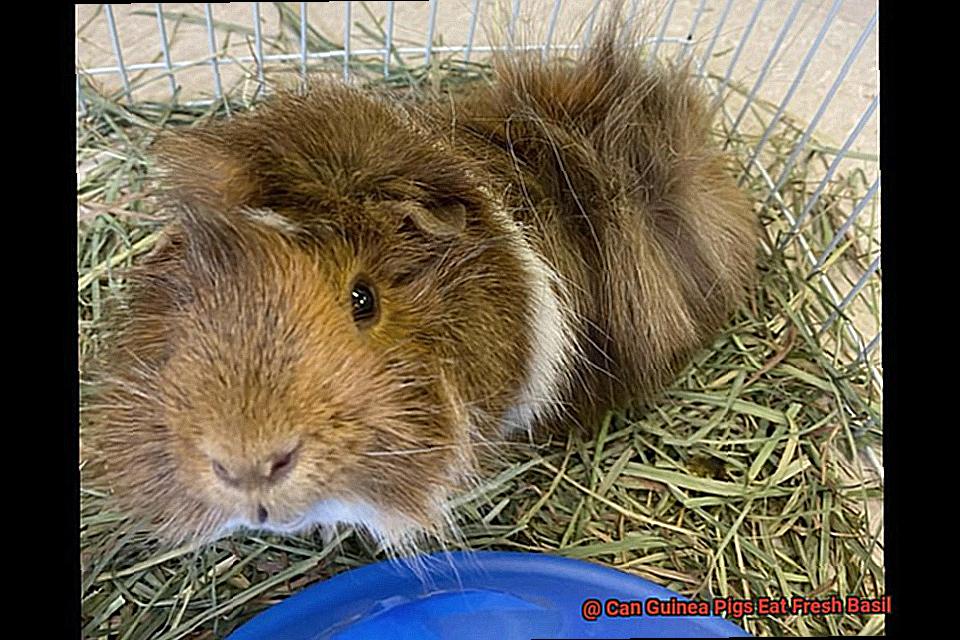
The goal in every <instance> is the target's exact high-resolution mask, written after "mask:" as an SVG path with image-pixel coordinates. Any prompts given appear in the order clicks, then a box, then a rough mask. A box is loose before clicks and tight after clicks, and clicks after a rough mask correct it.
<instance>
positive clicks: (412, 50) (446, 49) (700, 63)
mask: <svg viewBox="0 0 960 640" xmlns="http://www.w3.org/2000/svg"><path fill="white" fill-rule="evenodd" d="M767 1H768V0H757V1H756V3H755V4H754V5H753V9H752V12H751V15H750V18H749V20H748V22H747V24H746V27H745V28H744V29H743V32H742V35H741V37H740V39H739V41H738V43H737V46H736V49H735V51H734V52H733V55H732V57H731V59H730V62H729V64H728V65H727V68H726V69H725V71H724V73H723V76H722V79H715V81H714V82H708V83H707V86H708V87H709V89H710V91H711V92H712V93H713V95H714V96H715V100H717V102H718V103H719V104H720V106H721V113H722V114H723V118H724V120H725V123H726V124H727V126H728V128H729V131H730V132H731V134H735V133H737V132H738V130H739V128H740V127H741V126H742V124H743V122H744V118H745V117H746V116H747V114H748V112H749V111H750V109H751V108H752V106H753V105H754V103H755V101H756V100H757V98H758V96H760V94H761V90H762V88H763V86H764V82H765V80H766V79H767V78H768V74H769V73H770V71H771V69H772V68H773V66H774V64H775V63H776V62H778V54H779V53H780V52H781V48H782V46H783V44H784V42H785V41H786V39H787V37H788V35H789V34H790V33H791V30H792V29H793V28H794V26H795V23H796V21H797V17H798V15H799V12H800V8H801V6H802V5H803V2H804V0H795V1H794V3H793V5H792V6H791V9H790V11H789V13H788V14H787V16H786V17H785V19H784V21H783V23H782V26H781V28H780V30H779V32H778V34H777V36H776V40H775V41H774V43H773V45H772V46H771V47H770V49H769V51H768V53H767V55H766V57H765V59H764V62H763V64H762V67H761V68H760V71H759V73H758V74H757V75H756V77H755V79H754V80H753V83H752V85H751V86H750V89H749V91H748V93H747V95H746V97H745V98H744V99H743V102H742V104H741V105H740V107H739V110H737V111H736V113H731V109H730V108H729V107H730V106H732V105H728V102H729V100H728V98H729V96H730V92H729V91H728V89H729V86H730V83H731V80H732V78H733V77H734V72H735V70H736V69H737V65H738V62H739V61H740V59H741V54H742V53H743V51H744V49H745V47H746V46H748V43H749V41H750V36H751V33H752V31H753V30H754V27H755V25H756V24H757V19H758V17H759V16H760V15H761V12H762V11H763V10H764V8H765V5H766V4H767ZM841 3H842V0H833V2H832V5H831V7H830V9H829V11H828V13H827V16H826V18H825V19H824V21H823V23H822V25H821V26H820V29H819V30H818V32H817V35H816V37H815V38H814V40H813V41H812V43H811V44H810V46H809V47H808V48H807V50H806V52H805V54H804V56H803V58H802V59H801V61H800V62H799V64H798V65H797V67H796V71H795V75H794V77H793V80H792V81H791V83H790V85H789V88H788V90H787V92H786V93H785V94H784V95H783V96H782V98H781V99H780V100H779V102H778V103H777V109H776V113H775V114H774V116H773V118H772V120H771V121H770V123H769V124H768V126H767V127H766V129H765V130H764V131H763V133H762V135H761V136H760V140H759V142H758V143H757V144H756V145H755V146H754V148H753V149H752V150H750V155H749V160H748V162H747V172H748V173H751V174H753V173H754V172H755V174H756V175H758V176H759V177H760V178H761V179H762V180H763V182H764V183H765V184H766V186H767V191H766V195H765V197H764V202H763V204H764V205H765V206H766V207H768V208H773V209H774V210H776V211H777V212H779V214H780V215H782V217H783V220H784V221H785V222H786V224H787V230H786V232H785V233H783V234H782V235H781V236H780V240H779V245H778V247H777V248H778V249H784V248H786V247H787V246H788V245H789V244H790V243H795V244H796V246H797V248H798V249H799V253H800V255H801V256H802V257H803V259H804V260H805V261H806V263H807V266H808V267H809V270H810V271H809V273H810V277H812V278H815V279H817V280H818V281H819V284H820V285H821V286H822V287H823V290H824V291H826V293H827V295H828V296H829V299H830V301H831V303H832V305H833V311H832V312H831V313H830V315H829V316H828V317H827V319H826V320H825V321H824V322H823V324H822V326H821V327H820V328H819V335H822V334H824V333H825V332H827V331H828V330H829V329H830V328H831V326H832V325H833V324H834V323H835V322H836V320H837V319H838V318H839V317H840V316H841V314H843V313H844V312H845V311H846V310H847V309H848V308H849V307H850V306H851V304H852V303H853V302H854V301H855V300H856V299H857V296H859V295H861V293H862V292H863V289H864V287H866V286H867V285H868V283H870V282H872V281H873V280H875V279H878V278H879V274H878V271H879V269H880V252H879V247H878V248H877V250H876V252H875V254H876V255H875V257H874V258H873V260H872V262H871V263H870V265H869V266H868V267H867V268H866V269H865V270H864V272H863V273H862V274H860V276H859V279H858V280H857V281H856V282H854V283H853V284H852V286H850V287H849V289H847V290H846V291H844V290H843V287H842V285H838V283H837V282H836V278H831V277H830V276H829V275H828V270H826V269H824V266H825V265H826V264H827V262H828V260H829V259H830V257H831V256H832V255H833V253H834V251H835V250H836V249H837V247H838V246H839V245H840V244H841V243H842V242H843V239H844V237H845V236H846V234H847V233H848V231H849V230H850V229H851V227H852V225H854V224H855V223H856V221H857V220H858V218H859V217H860V216H861V215H862V214H863V213H864V211H867V210H868V209H870V207H871V205H876V204H879V200H878V194H879V190H880V180H879V177H877V178H876V179H875V180H874V181H873V183H872V184H871V186H870V187H869V189H868V190H867V192H866V193H865V195H863V197H862V198H861V199H860V201H859V202H857V203H856V204H855V205H854V206H853V208H852V209H851V212H850V214H849V215H848V216H847V218H846V219H845V220H844V222H843V223H842V224H841V225H840V226H839V227H837V228H836V230H835V232H834V234H833V238H832V239H831V240H830V241H829V242H828V243H827V248H826V249H825V250H823V251H821V252H820V253H819V254H817V253H815V252H814V250H813V249H812V247H811V246H810V243H809V242H808V240H807V238H806V237H805V236H804V233H803V225H804V223H805V222H807V221H808V219H809V217H810V215H811V213H812V212H813V211H814V208H815V207H816V205H817V204H818V202H819V201H820V199H821V197H822V196H823V194H824V191H825V189H826V188H827V186H828V185H829V184H830V181H831V180H832V179H833V178H834V177H835V175H836V172H837V170H838V168H839V167H840V165H841V164H842V163H843V162H844V160H846V159H847V158H848V154H849V152H850V150H851V148H852V147H853V145H854V143H855V142H856V141H857V140H858V139H859V137H860V136H861V134H862V132H863V130H864V128H865V126H866V125H867V124H868V123H869V122H870V121H871V119H872V118H873V117H874V116H875V115H876V110H877V108H878V105H879V101H878V97H877V96H874V97H873V98H872V99H871V100H870V101H869V103H868V104H867V105H866V107H865V108H864V110H863V112H862V115H861V116H860V118H859V120H858V121H857V123H856V125H855V126H854V127H853V128H852V130H851V131H850V132H849V134H848V135H847V137H846V139H845V140H844V142H843V144H842V146H841V147H840V148H839V149H838V150H837V151H836V153H835V155H834V159H833V161H832V162H831V164H830V166H829V167H828V169H827V170H826V172H825V174H824V175H823V176H822V178H821V179H820V182H819V184H818V186H817V188H816V189H815V190H814V191H813V193H812V195H811V196H810V197H809V198H808V199H807V201H806V202H805V203H804V205H803V206H802V208H799V210H797V208H795V207H793V206H791V205H790V204H789V203H787V202H785V201H784V199H783V197H782V193H781V189H782V187H783V186H784V184H785V182H786V181H787V180H788V179H789V176H790V171H791V169H792V168H793V167H794V165H795V164H796V163H797V161H798V160H799V159H800V157H801V155H802V154H803V153H804V152H805V151H806V150H807V148H808V143H809V142H810V141H811V138H812V137H813V136H814V134H815V132H816V129H817V126H818V124H819V123H820V122H821V121H822V119H823V118H824V116H825V115H827V114H828V108H829V106H830V104H831V102H832V100H833V99H834V97H835V96H836V93H837V90H838V89H839V88H840V87H841V85H842V84H843V82H844V79H845V78H846V77H847V75H848V73H849V71H850V68H851V66H852V65H853V63H854V61H855V60H856V59H857V57H858V56H859V55H860V54H861V53H862V51H863V48H864V45H865V43H866V41H867V39H868V37H869V36H870V35H871V34H872V33H873V32H874V30H875V29H876V26H877V20H878V14H877V12H876V11H874V13H873V15H872V17H871V18H870V20H869V21H868V23H867V24H866V26H865V27H864V28H863V30H862V32H861V33H860V36H859V38H858V39H857V41H856V43H855V44H854V46H853V47H852V48H851V49H850V50H849V52H848V53H847V55H846V57H845V58H844V60H843V63H842V64H841V65H840V66H839V68H838V69H837V73H836V77H835V79H834V81H833V82H832V84H831V85H830V88H829V89H828V90H827V91H826V93H825V94H824V96H823V98H822V100H821V102H820V105H819V106H818V108H817V109H816V111H815V114H814V116H813V117H812V118H811V119H810V122H809V124H808V125H807V126H806V129H805V130H804V131H803V134H802V136H801V137H800V139H799V141H798V142H797V143H796V144H795V147H794V149H793V151H792V153H791V154H790V155H789V157H788V158H787V160H786V162H785V163H784V164H783V166H782V167H781V170H780V174H779V176H776V177H774V176H771V175H769V174H768V172H767V170H766V169H765V168H764V166H763V164H762V163H761V162H760V161H759V160H760V156H761V154H762V153H763V151H764V149H765V146H766V145H767V143H768V142H769V140H770V137H771V135H772V134H773V132H774V131H775V129H776V127H777V126H778V124H779V123H780V121H781V119H782V118H783V117H784V114H785V113H786V111H787V109H788V107H789V105H790V102H791V100H792V99H793V98H794V96H795V94H796V92H797V90H798V88H799V87H800V85H801V81H802V80H803V78H804V76H805V74H806V73H807V70H808V68H809V65H810V62H811V60H813V58H814V56H815V55H816V54H817V52H818V51H820V49H821V46H822V43H823V40H824V37H825V35H826V34H827V32H828V31H829V30H830V29H831V27H833V26H834V23H835V21H836V17H837V13H838V10H839V9H840V5H841ZM562 4H563V1H562V0H555V1H554V2H553V5H552V7H550V10H549V16H548V22H547V24H546V36H545V38H544V40H543V42H542V43H540V44H536V45H526V46H524V48H525V49H534V50H536V49H540V50H541V51H542V52H543V55H546V54H547V53H548V52H549V51H550V50H551V49H576V48H579V47H583V46H586V45H588V44H589V42H590V39H591V37H592V32H593V23H594V18H595V16H596V15H597V14H598V11H599V10H600V8H601V4H602V0H597V1H596V2H595V3H594V5H593V7H592V10H591V13H590V15H589V18H588V21H587V23H586V25H585V28H584V29H583V35H582V38H581V39H580V41H579V42H567V43H555V42H554V37H555V34H556V27H557V22H558V17H559V15H560V9H561V5H562ZM640 4H641V3H640V1H639V0H632V1H631V2H630V3H629V5H628V8H627V13H626V21H627V23H628V24H632V22H633V21H634V20H635V19H636V17H637V15H638V11H639V7H640ZM675 4H676V0H670V2H669V3H668V4H667V5H666V7H665V10H664V11H663V13H662V16H663V18H662V22H661V23H660V25H659V27H658V29H657V35H656V37H655V39H654V41H653V42H652V47H651V49H650V51H651V55H654V56H656V55H659V54H660V47H661V44H667V43H670V44H673V45H675V46H676V49H677V53H676V58H675V59H676V60H678V61H679V60H681V59H683V58H684V57H686V56H689V55H690V54H691V53H693V52H694V49H695V48H694V47H693V46H692V43H693V42H694V41H695V39H699V38H698V36H699V33H698V31H697V29H698V26H699V24H700V20H701V17H702V16H703V14H704V12H705V10H706V9H707V6H706V5H707V2H706V0H699V2H698V4H697V7H696V9H695V10H694V13H693V17H692V20H691V22H690V23H689V25H683V24H676V21H673V22H672V19H673V15H674V6H675ZM733 4H734V0H724V2H723V5H722V7H720V14H719V17H718V21H717V24H716V25H715V27H714V28H713V31H712V33H710V34H709V36H708V37H709V39H708V40H705V41H704V42H705V43H706V46H705V48H704V49H703V51H702V53H701V54H699V55H697V56H696V59H695V63H696V65H697V68H698V70H699V73H700V75H701V77H703V78H705V79H706V78H707V72H706V62H707V60H709V59H710V57H711V55H712V54H713V53H714V50H715V47H716V44H717V41H718V38H719V36H720V34H721V32H722V30H723V27H724V25H725V24H726V22H727V19H728V16H729V15H730V12H731V9H732V8H733ZM308 5H309V3H306V2H301V3H299V10H300V16H301V19H300V34H299V35H300V38H299V51H297V52H294V53H278V54H266V55H265V54H264V52H263V35H262V30H261V8H260V3H257V2H255V3H251V5H250V11H251V20H252V25H253V48H252V54H251V55H249V56H230V57H226V56H223V55H221V54H220V53H219V49H218V42H217V33H216V29H215V22H214V8H213V6H212V5H211V4H210V3H206V4H204V5H203V13H204V20H205V27H206V29H205V30H206V37H207V46H208V51H209V55H208V56H207V57H205V58H202V59H193V60H185V61H174V60H173V59H172V57H171V54H170V46H169V39H168V37H167V30H166V20H165V17H164V9H163V5H162V4H160V3H157V4H155V5H154V11H155V14H156V21H157V34H158V37H159V42H160V48H161V52H162V60H161V61H160V62H143V63H136V64H125V62H124V57H123V49H122V47H121V45H120V38H119V34H118V28H117V23H116V19H115V16H114V12H113V7H112V6H111V5H109V4H107V5H104V15H105V20H106V25H107V30H108V34H109V38H110V45H111V47H112V50H113V54H114V57H115V62H116V64H115V65H111V66H103V67H96V68H88V69H83V70H82V71H81V70H78V72H77V111H78V113H79V114H80V115H83V114H85V113H86V109H87V104H86V98H85V97H84V95H83V94H84V90H83V87H82V86H81V75H86V76H90V77H95V76H109V75H116V76H117V77H119V80H120V83H121V85H122V87H123V95H124V96H125V97H126V98H127V99H130V98H131V92H132V89H133V87H131V83H130V74H131V72H138V71H146V70H159V71H161V72H162V75H161V76H160V77H165V78H167V80H168V83H169V87H170V96H171V98H173V99H176V98H177V83H176V80H175V77H176V74H177V73H178V72H180V71H183V70H184V69H188V68H196V67H197V66H201V65H206V66H209V68H210V72H211V81H212V87H213V94H214V97H215V99H216V100H222V99H223V97H224V87H223V80H222V77H221V65H238V64H239V65H250V64H252V65H253V66H254V68H255V69H256V77H257V82H258V83H259V85H260V87H262V86H264V83H265V81H266V77H265V66H266V65H267V64H270V63H284V62H286V63H294V64H296V63H298V65H299V72H300V75H301V79H302V81H304V82H306V79H307V73H308V64H309V62H311V61H319V60H330V59H333V60H335V59H337V58H340V59H342V76H343V79H344V80H350V78H351V75H352V73H353V70H352V68H351V64H350V63H351V60H353V59H356V58H360V57H364V58H370V57H375V56H379V57H381V58H382V62H383V65H382V73H383V75H384V77H385V78H388V77H390V75H391V73H392V71H393V69H392V67H391V63H390V57H391V55H397V54H399V55H406V56H418V55H422V56H423V59H424V63H425V64H429V63H430V60H431V57H432V56H433V55H434V54H437V53H453V54H455V53H460V54H461V56H462V60H463V61H465V62H469V61H470V60H471V57H472V56H473V55H474V54H477V53H489V52H491V51H493V50H494V48H495V47H492V46H478V45H475V36H476V33H477V25H478V21H479V18H480V16H481V3H480V0H471V4H470V10H469V17H468V19H469V24H468V28H467V36H466V41H465V42H463V43H462V44H460V45H455V46H435V45H434V42H435V39H436V38H435V36H436V35H437V34H436V18H437V7H438V5H439V0H429V13H428V18H427V19H428V24H427V29H426V39H425V41H424V43H423V46H422V47H395V46H394V43H395V41H394V33H395V27H396V24H395V22H396V21H395V9H396V3H395V2H388V3H387V11H386V24H385V28H384V45H383V46H382V47H379V48H353V47H352V38H351V25H352V24H353V20H354V16H353V11H352V7H351V3H349V2H347V3H344V6H345V11H344V19H343V33H342V35H343V47H342V49H340V50H331V51H310V50H309V44H308V42H309V41H308V37H307V29H308V26H309V9H310V7H309V6H308ZM520 5H521V3H520V0H512V5H511V13H510V22H509V26H508V35H509V39H510V40H512V38H513V35H514V34H515V30H516V25H517V20H518V17H519V15H520ZM671 31H673V32H678V33H681V34H682V35H680V36H669V35H667V34H668V32H671ZM208 102H209V101H208ZM746 177H747V174H744V177H743V179H746ZM875 200H876V202H875ZM765 249H766V250H767V251H768V252H770V251H772V250H773V248H772V247H765ZM844 328H845V333H846V339H847V341H848V342H847V346H848V348H851V349H850V353H851V354H852V356H851V361H852V364H855V365H858V364H863V365H865V366H866V367H867V369H868V370H869V373H870V376H871V377H872V380H873V382H874V383H875V384H876V386H877V389H878V390H880V391H882V388H883V377H882V373H881V370H880V367H879V363H878V362H875V358H874V357H872V356H873V355H874V352H875V351H876V349H877V348H878V346H879V344H880V341H881V331H880V328H879V327H877V330H876V334H875V335H873V336H872V337H871V338H870V339H869V340H867V339H865V338H864V337H863V336H861V335H860V333H859V331H858V330H857V329H856V328H855V327H854V326H853V325H852V323H850V322H847V323H844ZM877 360H878V359H877ZM866 426H869V425H865V426H864V428H865V427H866ZM866 454H867V456H868V458H870V459H871V462H872V463H873V465H874V466H875V468H876V469H877V471H878V472H879V473H880V474H881V476H882V469H880V467H879V465H878V464H876V459H875V456H873V452H872V451H870V450H869V449H867V451H866Z"/></svg>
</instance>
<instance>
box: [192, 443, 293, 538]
mask: <svg viewBox="0 0 960 640" xmlns="http://www.w3.org/2000/svg"><path fill="white" fill-rule="evenodd" d="M299 452H300V446H299V445H298V446H296V447H294V448H293V449H286V450H283V451H280V452H277V453H274V454H273V455H269V456H266V457H265V458H264V459H261V460H257V461H252V462H249V463H237V464H232V465H231V464H229V463H227V462H225V461H221V460H217V459H216V458H211V466H212V467H213V472H214V474H215V475H216V476H217V478H219V479H220V481H221V482H223V483H224V484H226V485H227V486H229V487H235V488H253V487H263V486H269V485H272V484H275V483H277V482H279V481H281V480H283V479H284V478H286V477H287V476H288V475H290V472H291V471H293V469H294V467H295V466H296V464H297V457H298V455H297V454H298V453H299ZM258 515H259V514H258ZM264 519H266V518H265V517H264ZM261 522H262V520H261Z"/></svg>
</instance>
